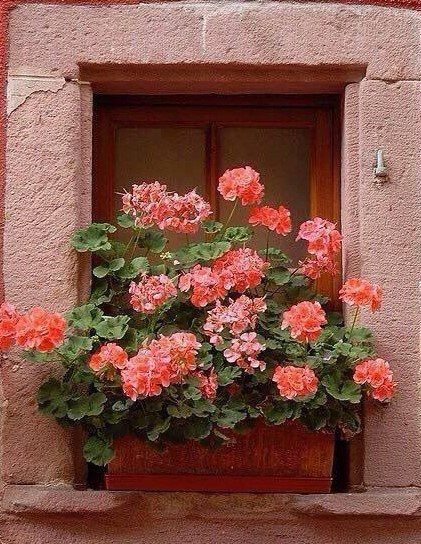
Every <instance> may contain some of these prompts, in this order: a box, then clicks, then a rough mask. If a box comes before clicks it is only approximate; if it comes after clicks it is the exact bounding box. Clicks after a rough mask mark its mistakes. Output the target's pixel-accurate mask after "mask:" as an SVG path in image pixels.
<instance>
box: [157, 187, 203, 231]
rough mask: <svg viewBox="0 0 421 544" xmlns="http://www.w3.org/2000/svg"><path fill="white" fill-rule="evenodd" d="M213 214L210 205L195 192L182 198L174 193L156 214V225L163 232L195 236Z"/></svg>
mask: <svg viewBox="0 0 421 544" xmlns="http://www.w3.org/2000/svg"><path fill="white" fill-rule="evenodd" d="M211 213H212V211H211V207H210V204H209V203H208V202H206V201H205V200H204V199H203V198H202V197H201V196H200V195H198V194H197V193H196V191H195V190H193V191H190V192H189V193H187V194H185V195H181V196H180V195H178V194H177V193H173V194H171V195H170V196H168V197H167V199H166V201H165V206H161V207H160V208H159V209H158V211H157V212H156V216H157V220H156V224H157V226H158V228H160V229H161V230H165V229H166V230H170V231H173V232H178V233H183V234H193V233H195V232H197V231H198V229H199V226H200V223H201V222H202V221H204V220H205V219H206V218H207V217H209V215H210V214H211Z"/></svg>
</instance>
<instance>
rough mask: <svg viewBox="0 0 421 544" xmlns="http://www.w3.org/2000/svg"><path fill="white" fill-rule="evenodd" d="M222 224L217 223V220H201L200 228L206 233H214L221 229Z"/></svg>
mask: <svg viewBox="0 0 421 544" xmlns="http://www.w3.org/2000/svg"><path fill="white" fill-rule="evenodd" d="M223 226H224V225H223V224H222V223H219V221H212V220H208V221H203V222H202V229H203V230H204V231H205V232H207V233H208V234H216V233H217V232H219V231H220V230H221V229H222V227H223Z"/></svg>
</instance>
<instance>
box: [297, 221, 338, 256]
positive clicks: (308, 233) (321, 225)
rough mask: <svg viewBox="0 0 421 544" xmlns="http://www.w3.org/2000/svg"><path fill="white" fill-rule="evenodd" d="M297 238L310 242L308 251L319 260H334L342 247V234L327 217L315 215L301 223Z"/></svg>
mask: <svg viewBox="0 0 421 544" xmlns="http://www.w3.org/2000/svg"><path fill="white" fill-rule="evenodd" d="M297 240H306V241H307V242H308V252H309V253H310V254H311V255H315V256H316V258H317V259H318V260H320V259H322V260H326V259H329V260H330V261H333V260H334V256H335V254H336V253H338V252H339V250H340V249H341V242H342V235H341V233H340V232H339V231H338V230H337V229H336V225H335V224H334V223H331V222H330V221H326V219H322V218H320V217H315V218H314V219H313V220H311V221H305V222H304V223H302V224H301V226H300V230H299V232H298V236H297Z"/></svg>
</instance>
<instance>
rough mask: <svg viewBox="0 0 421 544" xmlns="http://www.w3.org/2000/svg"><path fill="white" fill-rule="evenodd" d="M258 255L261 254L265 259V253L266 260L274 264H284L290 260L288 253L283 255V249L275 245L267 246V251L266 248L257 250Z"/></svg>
mask: <svg viewBox="0 0 421 544" xmlns="http://www.w3.org/2000/svg"><path fill="white" fill-rule="evenodd" d="M259 255H261V256H262V257H264V258H265V259H266V255H267V258H268V260H269V261H270V262H271V263H273V264H274V265H276V266H280V265H286V264H288V263H290V262H291V259H290V258H289V257H288V255H285V253H284V252H283V251H281V250H280V249H278V248H276V247H269V248H268V250H267V251H266V249H261V250H260V251H259Z"/></svg>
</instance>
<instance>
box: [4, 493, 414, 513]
mask: <svg viewBox="0 0 421 544" xmlns="http://www.w3.org/2000/svg"><path fill="white" fill-rule="evenodd" d="M130 508H136V509H139V508H141V509H142V510H143V511H144V512H147V516H148V517H151V518H152V517H159V518H161V519H162V518H166V519H171V518H174V519H180V518H182V517H188V516H191V515H192V513H193V512H194V515H195V517H197V518H201V519H205V520H206V519H208V520H209V519H214V520H215V519H218V520H223V519H227V520H228V519H231V520H232V519H244V517H247V519H249V520H250V519H253V518H254V519H264V520H265V521H270V520H271V519H273V520H276V519H278V517H279V512H280V511H281V510H282V511H283V512H285V510H286V511H288V512H289V514H290V515H292V516H313V517H314V516H316V517H331V516H340V517H348V516H358V517H361V516H365V517H389V516H397V517H405V518H411V517H421V489H419V488H378V489H370V490H369V491H366V492H364V493H338V494H332V495H288V494H259V500H258V501H256V495H253V494H244V493H242V494H219V493H215V494H211V493H209V494H201V493H155V492H148V493H146V492H141V491H136V492H135V491H131V492H124V491H114V492H109V491H93V490H84V491H77V490H74V489H73V488H72V487H70V486H38V485H10V486H7V487H6V488H5V491H4V495H3V501H2V508H1V511H2V513H3V514H9V515H15V516H16V515H17V516H28V517H36V516H45V515H49V516H51V515H57V516H59V515H75V514H77V515H78V516H83V515H89V516H92V515H95V514H98V515H99V514H101V515H102V514H104V513H107V512H109V513H110V512H117V511H119V510H124V511H127V510H130Z"/></svg>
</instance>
